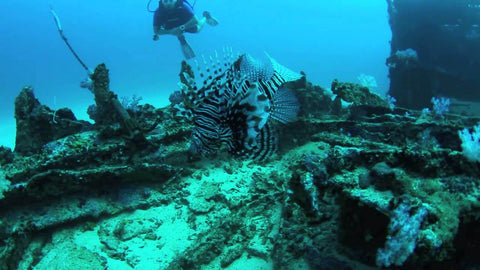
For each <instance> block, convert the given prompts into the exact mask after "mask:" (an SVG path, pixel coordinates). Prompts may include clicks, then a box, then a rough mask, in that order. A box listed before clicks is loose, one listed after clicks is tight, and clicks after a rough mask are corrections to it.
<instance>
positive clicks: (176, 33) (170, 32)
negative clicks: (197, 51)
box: [153, 25, 185, 36]
mask: <svg viewBox="0 0 480 270" xmlns="http://www.w3.org/2000/svg"><path fill="white" fill-rule="evenodd" d="M153 32H154V33H155V35H174V36H179V35H182V34H183V33H184V32H185V28H184V27H183V25H181V26H179V27H174V28H172V29H165V28H164V27H159V26H154V27H153Z"/></svg>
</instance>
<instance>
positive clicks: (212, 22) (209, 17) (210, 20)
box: [203, 11, 218, 26]
mask: <svg viewBox="0 0 480 270" xmlns="http://www.w3.org/2000/svg"><path fill="white" fill-rule="evenodd" d="M203 17H205V18H206V19H207V23H208V24H209V25H211V26H216V25H218V20H217V19H215V18H214V17H212V15H211V14H210V12H208V11H204V12H203Z"/></svg>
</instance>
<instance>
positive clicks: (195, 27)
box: [153, 0, 218, 59]
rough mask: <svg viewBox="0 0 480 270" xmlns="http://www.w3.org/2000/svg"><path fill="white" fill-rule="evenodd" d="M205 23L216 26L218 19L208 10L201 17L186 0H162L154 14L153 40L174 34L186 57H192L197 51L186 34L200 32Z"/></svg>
mask: <svg viewBox="0 0 480 270" xmlns="http://www.w3.org/2000/svg"><path fill="white" fill-rule="evenodd" d="M205 23H208V24H209V25H211V26H215V25H217V24H218V21H217V20H216V19H215V18H213V17H212V16H211V15H210V12H208V11H205V12H203V17H202V18H201V19H199V18H198V17H197V16H195V14H194V12H193V6H192V5H191V4H190V3H188V2H187V1H186V0H160V1H159V3H158V8H157V10H155V13H154V15H153V32H154V35H153V40H158V36H159V35H174V36H176V37H177V38H178V40H179V41H180V46H181V48H182V52H183V55H184V56H185V58H186V59H191V58H193V57H195V53H194V52H193V50H192V48H191V47H190V45H188V43H187V41H186V39H185V36H184V34H185V33H198V32H200V30H202V28H203V26H204V25H205Z"/></svg>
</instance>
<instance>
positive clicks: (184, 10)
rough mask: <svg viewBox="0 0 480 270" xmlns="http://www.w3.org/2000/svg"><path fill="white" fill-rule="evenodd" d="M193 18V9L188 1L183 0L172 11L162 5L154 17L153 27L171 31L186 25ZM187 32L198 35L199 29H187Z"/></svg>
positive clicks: (194, 27)
mask: <svg viewBox="0 0 480 270" xmlns="http://www.w3.org/2000/svg"><path fill="white" fill-rule="evenodd" d="M193 16H194V13H193V8H192V6H191V5H190V4H189V3H188V2H187V1H184V0H183V1H181V3H177V5H175V7H174V8H172V9H165V8H163V6H162V5H161V4H160V6H159V8H157V10H156V11H155V15H154V16H153V25H154V26H157V27H162V26H163V27H164V29H166V30H169V29H172V28H175V27H179V26H181V25H184V24H185V23H187V22H188V21H190V20H191V19H192V18H193ZM185 32H189V33H196V32H197V27H196V26H193V27H190V28H187V29H185Z"/></svg>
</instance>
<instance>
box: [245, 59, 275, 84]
mask: <svg viewBox="0 0 480 270" xmlns="http://www.w3.org/2000/svg"><path fill="white" fill-rule="evenodd" d="M241 57H242V59H241V62H240V73H242V74H244V75H245V78H246V79H247V80H249V81H250V82H257V81H265V80H269V79H270V78H272V76H273V68H272V65H266V64H264V63H262V62H261V61H258V60H257V59H255V58H253V57H252V56H251V55H250V54H248V53H247V54H244V55H242V56H241Z"/></svg>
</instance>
